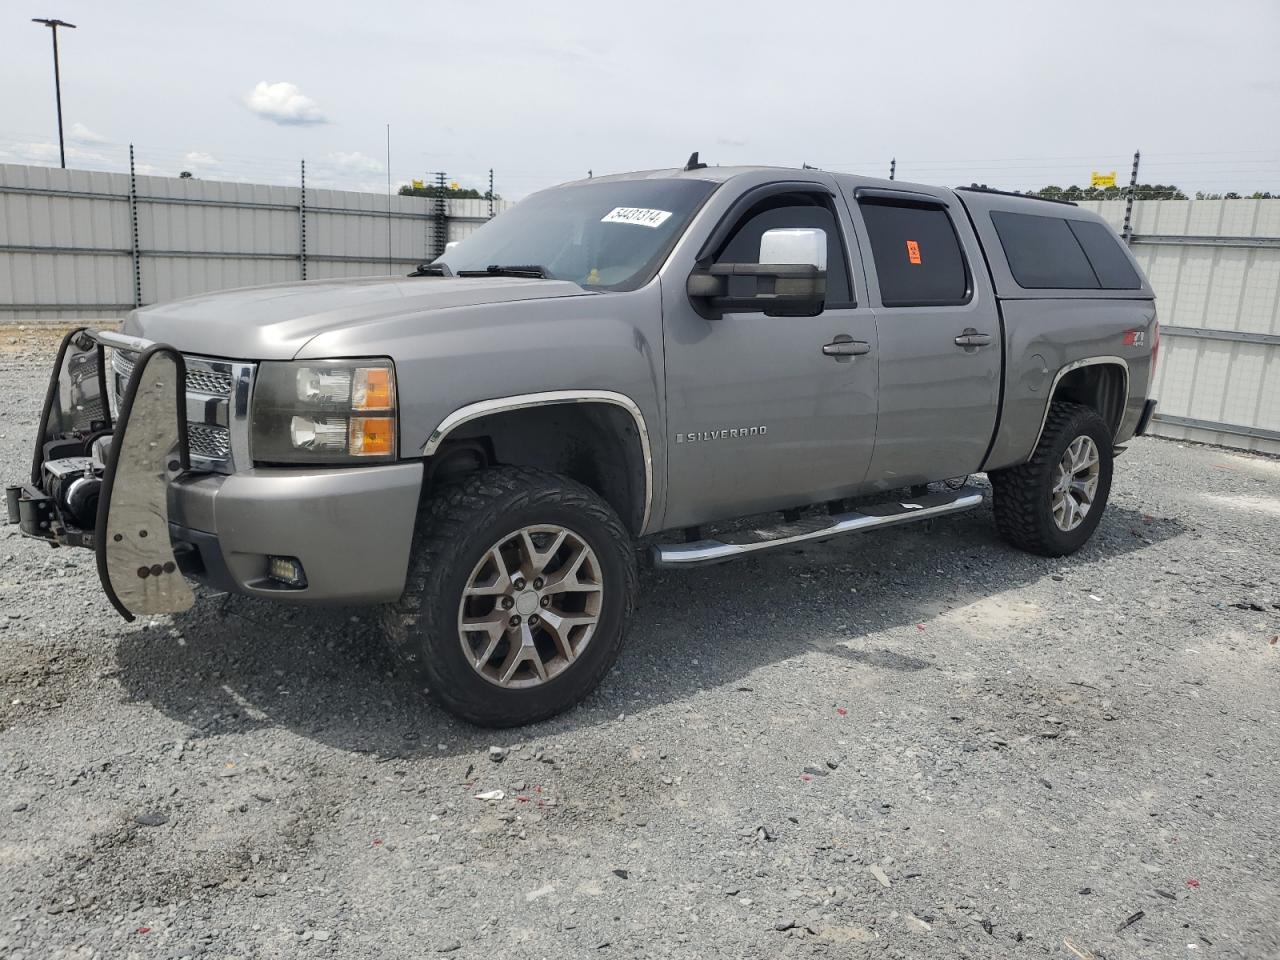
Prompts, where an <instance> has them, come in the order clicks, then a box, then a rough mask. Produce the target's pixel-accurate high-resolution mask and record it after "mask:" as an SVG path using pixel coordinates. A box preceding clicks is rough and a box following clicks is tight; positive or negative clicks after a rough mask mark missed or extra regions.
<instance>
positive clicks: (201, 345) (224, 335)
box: [124, 277, 591, 360]
mask: <svg viewBox="0 0 1280 960" xmlns="http://www.w3.org/2000/svg"><path fill="white" fill-rule="evenodd" d="M590 295H591V294H590V291H587V290H584V289H583V288H582V287H580V286H578V284H576V283H573V282H571V281H568V280H537V279H526V278H521V277H466V278H462V277H363V278H358V279H353V280H311V281H304V282H301V283H277V284H272V285H270V286H263V287H243V288H240V289H237V290H220V291H218V292H216V293H206V294H201V295H199V296H194V297H187V298H186V299H184V300H175V301H173V302H171V303H164V304H157V305H156V306H152V307H143V308H142V309H140V310H136V311H134V312H133V313H132V314H130V315H129V317H128V319H127V320H126V321H125V323H124V332H125V333H128V334H132V335H134V336H139V337H146V338H147V339H148V340H155V341H157V342H160V343H167V344H169V345H171V346H173V347H176V348H177V349H179V350H181V351H182V352H183V353H190V354H198V355H201V356H209V357H227V358H231V359H238V360H289V359H292V358H293V357H294V356H296V355H297V353H298V351H299V350H301V349H302V347H303V346H305V345H306V343H307V341H309V340H311V339H312V338H313V337H315V336H318V335H319V334H322V333H326V332H329V331H333V330H345V329H351V328H356V327H359V326H361V325H362V324H369V323H375V322H377V321H380V320H386V319H389V318H392V317H402V316H406V315H412V314H419V313H423V314H425V313H428V312H430V311H435V310H444V309H449V308H459V307H476V306H482V305H484V304H487V303H510V302H514V301H520V300H543V299H548V298H553V297H582V296H590Z"/></svg>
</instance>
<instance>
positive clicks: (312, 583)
mask: <svg viewBox="0 0 1280 960" xmlns="http://www.w3.org/2000/svg"><path fill="white" fill-rule="evenodd" d="M106 349H112V350H116V351H119V350H125V351H129V352H130V353H131V354H132V357H133V358H135V359H133V361H132V366H131V367H130V368H129V369H128V371H127V376H124V377H123V378H122V379H123V380H124V383H125V386H124V390H123V393H122V396H121V399H120V402H119V404H118V409H117V405H116V404H108V403H107V402H106V400H107V398H108V394H109V387H108V381H107V371H108V369H109V368H112V367H114V365H115V364H114V361H115V356H114V355H113V357H112V358H111V360H112V363H111V364H110V365H109V364H108V358H107V356H106V353H105V351H106ZM117 372H119V371H117ZM200 373H201V372H200V371H199V370H197V371H196V374H197V376H199V375H200ZM197 392H199V389H197ZM236 396H237V398H238V396H239V395H238V394H236ZM245 399H246V400H247V397H246V398H245ZM189 400H190V394H189V393H188V391H187V368H186V362H185V359H184V357H183V356H182V354H180V353H179V352H178V351H177V350H175V349H174V348H173V347H170V346H168V345H165V344H157V343H151V342H149V341H145V340H139V339H138V338H134V337H127V336H123V335H121V334H116V333H112V332H110V331H100V330H89V329H87V328H80V329H76V330H73V331H71V332H70V333H69V334H68V335H67V336H66V337H65V338H64V339H63V342H62V344H61V346H60V347H59V350H58V357H57V361H56V363H55V366H54V371H53V376H52V378H51V379H50V382H49V389H48V391H47V393H46V396H45V403H44V407H43V410H42V413H41V417H40V427H39V432H38V434H37V439H36V445H35V451H34V455H33V459H32V467H31V477H30V480H29V482H25V483H22V484H17V485H13V486H9V487H7V488H6V501H7V502H6V506H7V512H8V515H9V519H10V522H13V523H17V524H18V525H19V526H20V528H21V531H22V533H23V534H25V535H27V536H30V537H35V538H38V539H42V540H45V541H46V542H48V543H50V544H51V545H53V546H79V547H87V548H89V549H91V550H93V551H94V554H95V556H96V559H97V566H98V575H99V579H100V580H101V582H102V586H103V590H104V591H105V593H106V595H107V597H108V599H109V600H110V601H111V603H112V605H113V606H115V608H116V609H117V610H118V611H119V612H120V614H121V615H122V616H124V617H125V618H126V619H130V620H132V619H133V618H134V617H135V616H138V615H142V614H156V613H176V612H180V611H183V610H186V609H188V608H189V607H190V606H191V604H192V603H193V602H194V595H193V594H192V592H191V588H190V586H189V585H188V584H187V582H186V578H185V577H184V576H183V575H184V574H186V575H190V576H194V577H196V578H198V579H204V580H206V581H208V582H209V583H211V584H213V585H215V586H217V587H220V588H222V589H224V590H228V591H234V592H238V593H246V594H251V595H257V596H270V597H272V598H275V599H287V600H293V601H298V602H346V603H358V602H379V601H386V600H393V599H395V598H396V597H398V596H399V595H400V593H401V592H402V591H403V589H404V582H405V576H406V572H407V570H408V561H409V549H410V544H411V542H412V538H413V526H414V521H415V518H416V516H417V508H418V498H419V495H420V493H421V490H422V477H423V465H422V463H421V462H416V461H407V462H404V463H398V464H387V465H383V466H368V467H358V468H332V469H314V468H313V469H229V470H226V471H225V472H223V473H206V472H197V471H196V470H193V469H192V467H193V465H192V462H191V456H190V449H191V442H190V437H189V427H190V426H191V425H192V421H191V418H190V415H189V412H188V404H187V401H189ZM226 462H227V465H228V466H229V465H230V463H231V461H230V460H229V459H228V460H227V461H226ZM202 466H206V469H208V467H207V465H203V464H202ZM271 557H279V558H288V559H289V560H290V561H293V562H292V563H288V564H283V566H284V567H285V568H286V569H287V570H289V571H296V568H297V565H298V564H301V566H302V570H303V572H304V576H303V577H297V576H295V577H293V582H291V583H285V582H281V581H273V580H271V579H270V578H269V577H268V576H267V574H268V566H269V563H270V558H271Z"/></svg>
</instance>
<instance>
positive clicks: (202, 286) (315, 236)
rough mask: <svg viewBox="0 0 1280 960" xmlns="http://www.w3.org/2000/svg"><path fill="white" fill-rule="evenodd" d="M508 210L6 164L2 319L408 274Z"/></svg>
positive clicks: (0, 202) (0, 255) (476, 203)
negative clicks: (270, 286)
mask: <svg viewBox="0 0 1280 960" xmlns="http://www.w3.org/2000/svg"><path fill="white" fill-rule="evenodd" d="M300 173H304V171H300ZM388 200H389V202H388ZM508 205H509V204H507V203H506V202H504V201H501V200H497V201H494V202H493V203H492V204H491V203H490V202H489V201H488V200H448V201H446V202H444V203H437V202H436V201H434V200H432V199H427V198H422V197H402V196H398V195H396V196H392V197H390V198H388V197H387V196H386V195H383V194H371V193H354V192H348V191H341V190H316V189H311V188H308V187H306V186H305V175H303V176H301V177H300V184H299V186H297V187H283V186H264V185H259V184H248V183H230V182H223V181H212V180H196V179H180V178H176V177H154V176H133V175H131V174H127V173H98V172H92V171H86V170H61V169H56V168H50V167H33V166H19V165H16V164H0V319H10V320H13V319H19V320H21V319H57V318H64V317H65V318H72V317H83V316H97V317H112V316H118V315H120V314H122V313H124V312H125V311H128V310H132V309H133V308H134V307H135V306H140V305H143V304H148V303H155V302H158V301H164V300H172V299H174V298H176V297H184V296H188V295H190V294H194V293H201V292H204V291H207V290H218V289H225V288H228V287H242V286H249V285H252V284H259V283H273V282H276V281H284V280H298V279H311V280H313V279H320V278H325V277H351V276H370V275H374V274H390V273H407V272H409V270H411V269H412V268H413V266H414V265H416V264H419V263H422V262H424V261H427V260H430V259H432V258H433V257H434V256H435V255H436V254H438V252H439V251H440V250H441V249H443V246H444V243H445V242H446V241H448V240H457V239H460V238H462V237H464V236H466V235H467V234H468V233H470V232H471V231H472V230H474V229H476V227H477V226H479V225H480V224H482V223H484V222H485V221H486V220H488V219H489V217H490V216H492V215H493V214H494V213H498V212H501V211H502V210H503V209H505V207H506V206H508Z"/></svg>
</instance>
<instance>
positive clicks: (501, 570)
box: [464, 544, 511, 597]
mask: <svg viewBox="0 0 1280 960" xmlns="http://www.w3.org/2000/svg"><path fill="white" fill-rule="evenodd" d="M501 548H502V544H498V545H497V546H495V547H493V548H491V549H490V550H489V552H488V554H486V555H485V559H484V560H482V561H481V563H482V564H485V563H492V564H493V566H494V570H495V574H494V577H493V579H492V581H491V582H489V583H476V582H475V581H474V579H473V580H472V582H471V584H470V585H469V586H468V587H467V589H466V590H465V591H464V595H465V596H468V597H496V596H501V595H502V594H504V593H507V592H509V591H510V590H511V574H510V573H509V572H508V571H507V561H506V560H504V559H502V549H501Z"/></svg>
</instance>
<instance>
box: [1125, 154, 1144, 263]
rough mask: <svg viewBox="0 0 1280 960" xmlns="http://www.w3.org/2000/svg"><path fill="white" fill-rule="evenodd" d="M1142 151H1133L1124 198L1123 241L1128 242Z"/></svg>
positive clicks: (1131, 232) (1130, 238)
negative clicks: (1127, 190)
mask: <svg viewBox="0 0 1280 960" xmlns="http://www.w3.org/2000/svg"><path fill="white" fill-rule="evenodd" d="M1141 156H1142V153H1141V152H1140V151H1138V150H1135V151H1133V172H1132V173H1130V174H1129V192H1128V196H1127V197H1125V200H1124V232H1123V233H1122V234H1121V236H1123V237H1124V242H1125V243H1128V242H1129V241H1130V240H1132V239H1133V229H1132V225H1133V198H1134V195H1135V194H1137V192H1138V158H1139V157H1141Z"/></svg>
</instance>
